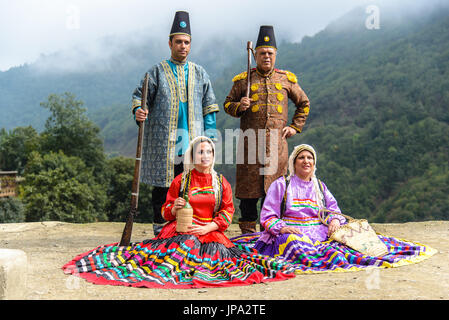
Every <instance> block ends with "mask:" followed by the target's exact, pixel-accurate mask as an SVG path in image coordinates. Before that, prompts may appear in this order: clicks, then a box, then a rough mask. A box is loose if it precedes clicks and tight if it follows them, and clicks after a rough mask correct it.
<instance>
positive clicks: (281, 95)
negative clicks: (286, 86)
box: [276, 92, 284, 101]
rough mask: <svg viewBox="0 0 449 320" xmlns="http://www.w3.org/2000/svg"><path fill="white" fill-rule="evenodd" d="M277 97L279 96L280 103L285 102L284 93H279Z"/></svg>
mask: <svg viewBox="0 0 449 320" xmlns="http://www.w3.org/2000/svg"><path fill="white" fill-rule="evenodd" d="M276 96H277V98H278V100H279V101H282V100H284V95H283V94H282V93H280V92H278V93H277V94H276Z"/></svg>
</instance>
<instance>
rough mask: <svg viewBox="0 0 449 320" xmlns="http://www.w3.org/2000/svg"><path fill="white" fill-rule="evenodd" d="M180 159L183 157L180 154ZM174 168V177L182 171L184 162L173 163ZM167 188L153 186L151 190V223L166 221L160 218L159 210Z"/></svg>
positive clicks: (164, 199)
mask: <svg viewBox="0 0 449 320" xmlns="http://www.w3.org/2000/svg"><path fill="white" fill-rule="evenodd" d="M182 159H184V156H182ZM175 163H176V162H175ZM174 169H175V177H176V176H177V175H179V174H181V173H182V172H183V171H184V163H183V162H181V163H179V164H175V168H174ZM168 189H169V188H166V187H153V191H152V193H151V196H152V203H153V223H165V222H166V221H165V219H164V218H162V214H161V210H162V206H163V205H164V203H165V201H166V198H167V192H168Z"/></svg>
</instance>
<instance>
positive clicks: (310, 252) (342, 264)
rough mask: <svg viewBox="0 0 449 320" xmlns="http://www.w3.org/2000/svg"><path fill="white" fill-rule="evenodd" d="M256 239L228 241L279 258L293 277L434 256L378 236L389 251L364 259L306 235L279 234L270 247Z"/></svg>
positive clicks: (414, 245) (399, 263)
mask: <svg viewBox="0 0 449 320" xmlns="http://www.w3.org/2000/svg"><path fill="white" fill-rule="evenodd" d="M260 235H261V232H257V233H252V234H246V235H242V236H238V237H234V238H231V241H233V242H234V244H236V245H237V246H239V247H240V248H241V249H243V250H245V249H246V250H249V249H256V250H257V251H258V252H259V253H260V254H263V255H268V256H271V257H280V258H283V259H285V260H287V261H289V263H291V265H292V266H293V267H294V268H295V270H296V271H295V273H297V274H301V273H322V272H344V271H359V270H363V269H366V268H368V267H378V268H393V267H399V266H403V265H407V264H412V263H417V262H420V261H422V260H424V259H427V258H429V257H431V256H432V255H434V254H435V253H436V252H437V250H435V249H433V248H431V247H429V246H426V245H423V244H419V243H415V242H411V241H407V240H401V239H397V238H393V237H388V236H383V235H379V234H378V236H379V238H380V239H381V240H382V241H383V242H384V243H385V244H386V246H387V248H388V251H389V253H388V254H386V255H385V256H383V257H371V256H367V255H364V254H362V253H360V252H358V251H355V250H352V249H351V248H349V247H347V246H345V245H343V244H341V243H339V242H336V241H323V242H320V241H312V240H311V239H310V238H309V237H308V236H307V235H296V234H281V235H279V236H278V237H277V238H276V239H275V241H274V242H273V243H271V244H267V243H265V242H263V241H258V239H259V237H260Z"/></svg>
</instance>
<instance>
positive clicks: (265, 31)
mask: <svg viewBox="0 0 449 320" xmlns="http://www.w3.org/2000/svg"><path fill="white" fill-rule="evenodd" d="M260 47H269V48H275V49H277V47H276V38H275V37H274V29H273V26H260V30H259V37H258V38H257V42H256V49H257V48H260Z"/></svg>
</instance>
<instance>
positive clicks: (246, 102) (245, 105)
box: [240, 97, 252, 111]
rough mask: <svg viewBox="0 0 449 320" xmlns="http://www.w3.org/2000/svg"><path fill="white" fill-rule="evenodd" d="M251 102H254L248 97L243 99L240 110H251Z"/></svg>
mask: <svg viewBox="0 0 449 320" xmlns="http://www.w3.org/2000/svg"><path fill="white" fill-rule="evenodd" d="M251 101H252V100H251V99H250V98H248V97H243V98H242V99H240V110H241V111H246V110H247V109H248V108H249V106H250V104H251Z"/></svg>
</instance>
